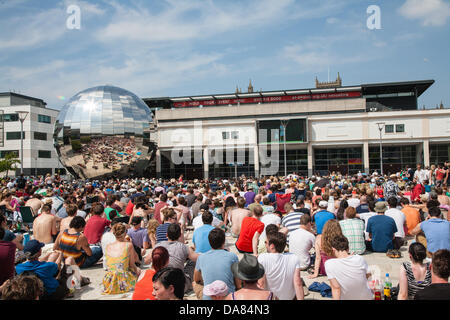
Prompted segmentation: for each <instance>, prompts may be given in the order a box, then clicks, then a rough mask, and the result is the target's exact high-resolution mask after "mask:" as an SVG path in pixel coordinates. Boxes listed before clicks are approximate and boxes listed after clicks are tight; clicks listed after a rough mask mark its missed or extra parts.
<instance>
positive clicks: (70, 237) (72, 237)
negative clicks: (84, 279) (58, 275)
mask: <svg viewBox="0 0 450 320" xmlns="http://www.w3.org/2000/svg"><path fill="white" fill-rule="evenodd" d="M80 235H81V233H75V234H70V233H69V231H68V230H67V229H66V230H64V232H63V234H62V236H61V239H60V242H59V248H60V249H61V251H62V253H63V255H64V258H68V257H72V258H73V259H74V260H75V263H76V264H77V265H78V266H79V267H80V266H82V265H83V263H84V260H85V259H86V254H85V253H84V252H83V251H81V249H77V241H78V238H79V237H80Z"/></svg>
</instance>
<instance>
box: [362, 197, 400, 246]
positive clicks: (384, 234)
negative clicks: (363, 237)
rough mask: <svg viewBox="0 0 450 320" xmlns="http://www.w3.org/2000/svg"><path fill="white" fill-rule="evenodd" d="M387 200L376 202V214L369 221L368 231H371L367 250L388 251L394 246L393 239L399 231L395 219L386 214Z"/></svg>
mask: <svg viewBox="0 0 450 320" xmlns="http://www.w3.org/2000/svg"><path fill="white" fill-rule="evenodd" d="M387 209H388V208H387V203H386V202H385V201H378V202H377V203H376V204H375V212H376V213H377V215H376V216H373V217H371V218H369V220H368V221H367V228H366V231H367V232H368V233H369V241H366V250H368V251H373V252H387V251H388V250H392V249H393V248H394V245H393V242H392V241H393V240H394V237H395V233H396V232H397V226H396V224H395V220H394V219H392V218H391V217H388V216H385V215H384V213H385V212H386V210H387Z"/></svg>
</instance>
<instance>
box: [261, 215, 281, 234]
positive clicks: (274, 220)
mask: <svg viewBox="0 0 450 320" xmlns="http://www.w3.org/2000/svg"><path fill="white" fill-rule="evenodd" d="M260 221H261V222H262V223H264V231H263V233H262V234H261V236H263V235H264V236H265V234H266V227H267V226H268V225H269V224H274V225H276V226H278V227H280V225H281V218H280V217H279V216H278V215H277V214H275V213H273V212H267V213H266V214H264V215H263V216H262V217H261V220H260Z"/></svg>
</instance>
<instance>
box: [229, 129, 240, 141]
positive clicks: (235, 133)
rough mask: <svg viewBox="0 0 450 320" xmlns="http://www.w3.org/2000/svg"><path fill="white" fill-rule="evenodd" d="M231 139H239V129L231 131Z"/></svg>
mask: <svg viewBox="0 0 450 320" xmlns="http://www.w3.org/2000/svg"><path fill="white" fill-rule="evenodd" d="M231 139H235V140H236V139H239V131H232V132H231Z"/></svg>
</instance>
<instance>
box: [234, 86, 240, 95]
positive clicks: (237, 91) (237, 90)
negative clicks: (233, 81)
mask: <svg viewBox="0 0 450 320" xmlns="http://www.w3.org/2000/svg"><path fill="white" fill-rule="evenodd" d="M235 93H240V91H239V88H238V86H237V85H236V92H235Z"/></svg>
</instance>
